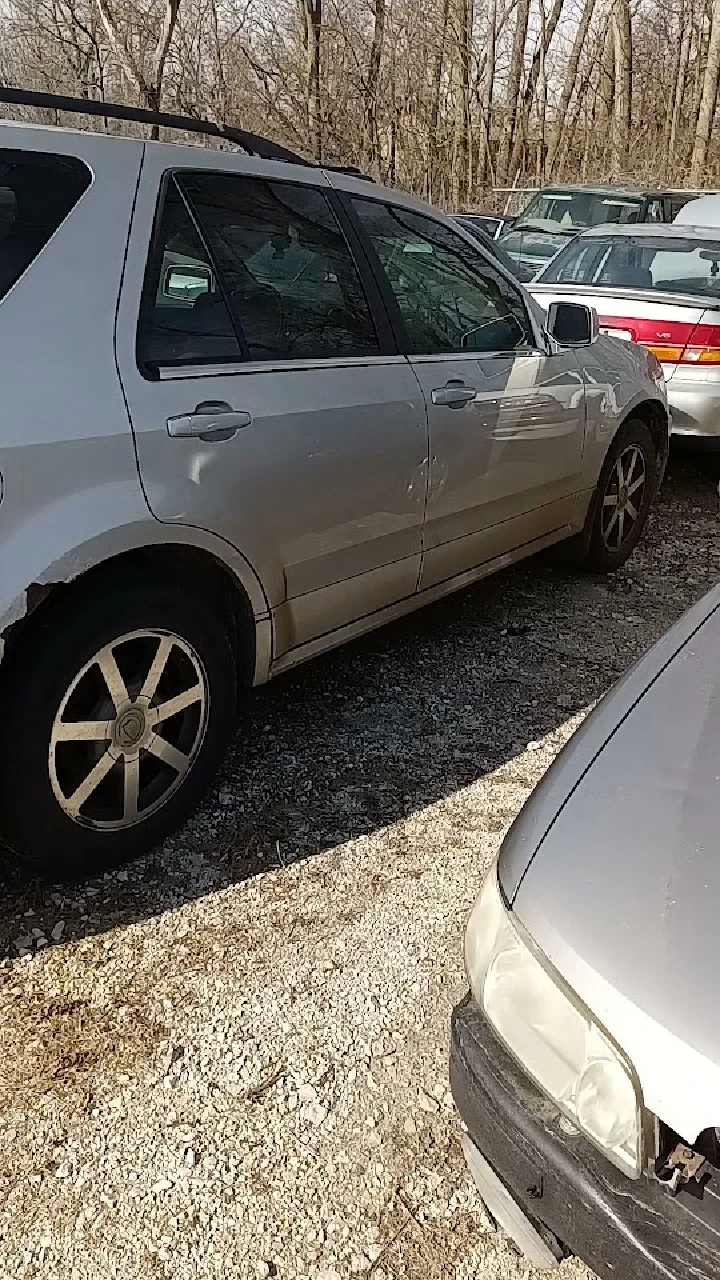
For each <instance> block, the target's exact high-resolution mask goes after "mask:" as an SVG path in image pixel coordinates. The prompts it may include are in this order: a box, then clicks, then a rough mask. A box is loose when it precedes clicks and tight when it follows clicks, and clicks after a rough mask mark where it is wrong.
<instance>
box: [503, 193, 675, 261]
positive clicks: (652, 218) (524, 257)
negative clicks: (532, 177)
mask: <svg viewBox="0 0 720 1280" xmlns="http://www.w3.org/2000/svg"><path fill="white" fill-rule="evenodd" d="M698 194H699V193H698V192H693V191H647V190H646V191H643V190H636V189H634V188H631V187H543V188H542V190H540V191H538V192H537V193H536V194H535V195H534V196H533V197H532V199H531V200H530V201H529V202H528V204H527V205H526V206H525V208H524V210H523V211H522V213H521V214H519V215H518V217H517V218H515V219H514V221H513V223H512V226H511V227H510V225H509V223H506V226H505V227H504V228H503V232H502V240H501V242H502V244H503V247H504V248H505V249H506V251H507V252H508V253H509V254H510V257H511V258H513V260H514V261H517V262H520V263H522V265H523V266H526V267H528V268H532V269H533V273H535V272H537V271H540V270H541V269H542V268H543V267H545V266H547V263H548V262H549V261H550V260H551V258H553V257H554V256H555V254H556V253H557V252H558V251H559V250H560V249H562V248H563V247H564V245H565V244H567V243H568V241H569V240H570V239H571V238H572V236H573V235H577V234H578V233H579V232H581V231H584V230H586V228H588V227H594V226H600V225H603V226H604V225H606V224H608V223H621V224H623V225H624V224H626V223H633V224H635V223H638V222H653V223H657V222H671V221H672V219H673V218H674V217H675V215H676V214H677V213H678V212H679V211H680V209H681V208H682V207H683V205H684V204H686V203H687V201H688V200H692V199H693V198H694V197H695V196H696V195H698Z"/></svg>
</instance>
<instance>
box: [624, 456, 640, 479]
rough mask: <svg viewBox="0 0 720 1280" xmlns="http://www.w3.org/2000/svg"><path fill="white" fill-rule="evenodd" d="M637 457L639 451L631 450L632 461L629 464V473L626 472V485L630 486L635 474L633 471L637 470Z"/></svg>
mask: <svg viewBox="0 0 720 1280" xmlns="http://www.w3.org/2000/svg"><path fill="white" fill-rule="evenodd" d="M637 457H638V451H637V449H631V450H630V461H629V462H628V464H627V471H626V472H625V484H628V485H629V484H630V481H631V480H632V474H633V471H634V470H635V463H636V462H637Z"/></svg>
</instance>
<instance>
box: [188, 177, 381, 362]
mask: <svg viewBox="0 0 720 1280" xmlns="http://www.w3.org/2000/svg"><path fill="white" fill-rule="evenodd" d="M179 180H180V181H181V182H182V189H183V191H184V193H185V194H186V196H187V198H188V200H189V202H190V203H191V205H192V208H193V210H194V212H195V214H196V216H197V219H198V222H199V224H200V227H201V229H202V232H203V235H204V237H205V239H206V242H207V244H208V247H209V249H210V252H211V253H212V256H213V259H214V262H215V264H216V267H217V270H218V272H219V274H220V277H221V281H222V284H223V287H224V290H225V293H226V296H227V298H228V300H229V302H230V306H231V308H232V315H233V320H234V322H235V324H236V326H237V327H238V330H239V332H240V334H241V337H242V338H243V339H244V343H245V346H246V349H247V358H248V359H250V360H273V359H281V360H288V359H309V358H327V357H330V356H366V355H374V354H377V353H378V351H379V344H378V338H377V334H376V332H375V326H374V323H373V320H372V316H371V314H370V308H369V305H368V301H367V298H366V296H365V292H364V290H363V287H362V283H361V280H360V276H359V274H358V271H357V268H356V266H355V263H354V261H353V258H352V255H351V253H350V249H349V248H348V245H347V242H346V241H345V238H344V236H343V234H342V231H341V229H340V227H339V225H338V223H337V221H336V219H335V215H334V214H333V211H332V209H331V207H330V204H329V203H328V201H327V198H326V197H325V195H323V193H322V192H321V191H316V190H314V189H313V188H311V187H302V186H295V185H293V184H290V183H283V182H266V181H264V180H262V179H259V178H250V177H240V176H236V175H235V174H225V173H203V172H189V173H184V174H183V175H182V177H181V178H180V179H179ZM200 301H201V300H200V299H198V302H197V303H196V304H195V305H199V303H200Z"/></svg>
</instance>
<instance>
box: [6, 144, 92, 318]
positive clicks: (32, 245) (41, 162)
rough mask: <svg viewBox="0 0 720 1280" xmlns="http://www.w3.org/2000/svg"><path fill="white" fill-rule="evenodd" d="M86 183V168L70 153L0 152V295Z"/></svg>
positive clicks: (60, 221) (41, 246) (44, 243)
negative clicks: (66, 154) (69, 154)
mask: <svg viewBox="0 0 720 1280" xmlns="http://www.w3.org/2000/svg"><path fill="white" fill-rule="evenodd" d="M89 186H90V173H89V171H88V169H87V168H86V167H85V165H84V164H83V163H82V161H80V160H76V159H74V158H73V157H70V156H57V155H45V154H44V153H43V152H39V151H9V150H8V151H6V150H0V299H2V298H4V297H5V294H6V293H7V292H8V290H9V289H11V288H12V286H13V285H14V284H15V281H16V280H19V279H20V276H21V275H22V274H23V272H24V271H26V270H27V268H28V267H29V266H30V263H31V262H32V261H33V259H34V258H36V257H37V255H38V254H39V253H40V250H41V249H42V248H44V246H45V245H46V244H47V242H48V240H49V239H50V237H51V236H52V235H53V234H54V233H55V232H56V231H57V229H58V227H59V226H60V224H61V223H62V222H64V221H65V218H66V217H67V215H68V214H69V212H70V210H71V209H72V208H73V206H74V205H75V204H77V202H78V200H79V199H80V197H81V195H82V194H83V192H84V191H87V188H88V187H89Z"/></svg>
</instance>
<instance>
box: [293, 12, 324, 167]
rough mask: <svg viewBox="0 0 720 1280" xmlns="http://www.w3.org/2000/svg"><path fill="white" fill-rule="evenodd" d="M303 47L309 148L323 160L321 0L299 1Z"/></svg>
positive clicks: (317, 158)
mask: <svg viewBox="0 0 720 1280" xmlns="http://www.w3.org/2000/svg"><path fill="white" fill-rule="evenodd" d="M298 3H299V6H300V21H301V31H302V42H303V48H304V49H305V86H306V97H307V132H308V141H309V144H310V151H311V153H312V154H313V155H314V157H315V159H316V160H322V153H323V137H322V108H321V100H320V39H321V35H322V0H298Z"/></svg>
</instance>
